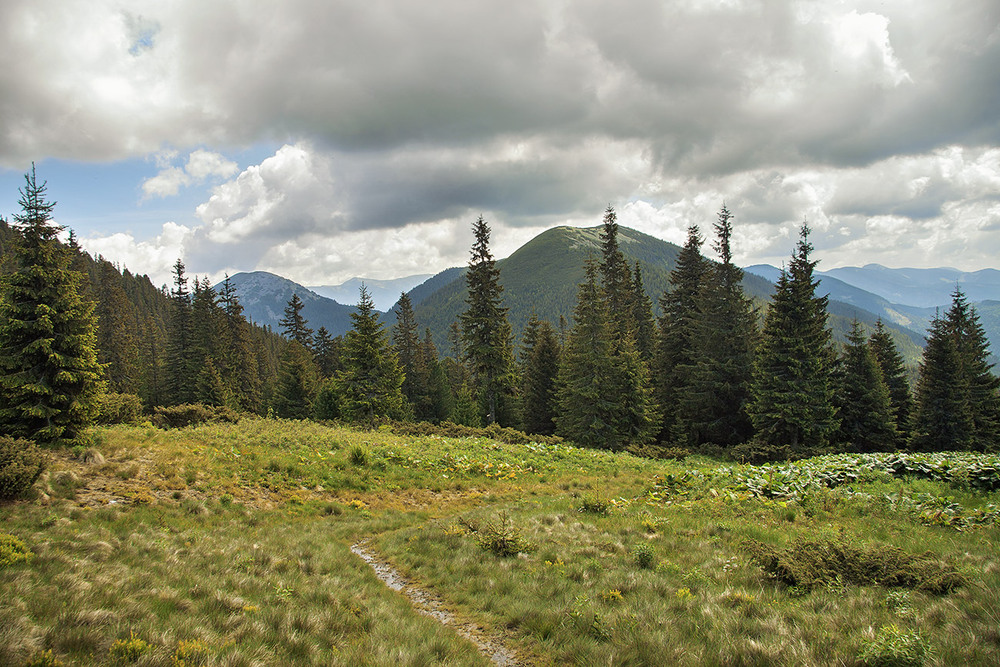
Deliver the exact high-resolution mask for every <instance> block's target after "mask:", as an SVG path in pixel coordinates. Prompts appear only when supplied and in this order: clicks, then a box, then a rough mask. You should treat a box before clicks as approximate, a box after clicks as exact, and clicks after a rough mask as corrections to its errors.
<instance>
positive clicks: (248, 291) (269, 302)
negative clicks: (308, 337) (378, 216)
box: [216, 271, 354, 336]
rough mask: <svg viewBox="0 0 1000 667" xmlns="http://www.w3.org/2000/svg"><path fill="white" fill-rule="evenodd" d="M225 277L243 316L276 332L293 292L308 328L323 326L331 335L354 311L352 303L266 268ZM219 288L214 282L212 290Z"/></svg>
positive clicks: (345, 326)
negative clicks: (319, 291) (232, 289)
mask: <svg viewBox="0 0 1000 667" xmlns="http://www.w3.org/2000/svg"><path fill="white" fill-rule="evenodd" d="M229 281H230V283H231V284H232V286H233V288H234V289H235V290H236V294H237V296H238V297H239V300H240V303H241V304H242V305H243V309H244V311H245V313H246V316H247V317H248V318H249V319H251V320H253V321H254V322H255V323H257V324H259V325H261V326H270V327H271V328H272V329H273V330H274V331H277V332H279V333H280V332H281V326H280V325H279V324H278V321H279V320H281V318H282V317H283V316H284V310H285V306H287V305H288V301H289V300H290V299H291V298H292V295H293V294H298V295H299V298H300V299H301V300H302V303H303V304H304V305H303V308H302V316H303V317H305V318H306V319H307V320H308V321H309V328H311V329H312V330H313V331H315V330H316V329H319V328H320V327H321V326H325V327H326V328H327V330H328V331H329V332H330V333H331V334H332V335H334V336H339V335H341V334H344V333H346V332H347V330H348V329H350V328H351V317H350V314H351V313H352V312H354V306H345V305H342V304H340V303H337V302H336V301H334V300H333V299H328V298H326V297H324V296H320V295H319V294H316V292H314V291H312V290H310V289H308V288H307V287H303V286H302V285H299V284H298V283H296V282H292V281H291V280H288V279H287V278H282V277H281V276H276V275H274V274H273V273H267V272H266V271H253V272H252V273H237V274H236V275H234V276H230V277H229ZM219 288H220V285H216V290H218V289H219Z"/></svg>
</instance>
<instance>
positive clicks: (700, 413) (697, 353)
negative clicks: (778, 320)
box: [680, 206, 758, 448]
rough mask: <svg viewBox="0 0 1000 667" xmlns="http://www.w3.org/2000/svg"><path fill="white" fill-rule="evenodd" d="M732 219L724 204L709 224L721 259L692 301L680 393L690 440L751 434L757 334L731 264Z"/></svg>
mask: <svg viewBox="0 0 1000 667" xmlns="http://www.w3.org/2000/svg"><path fill="white" fill-rule="evenodd" d="M732 218H733V216H732V214H731V213H730V212H729V210H728V209H727V208H726V207H725V206H723V207H722V209H721V210H720V211H719V216H718V221H717V222H716V223H715V225H714V229H715V233H716V241H715V243H714V244H713V246H712V248H713V249H714V250H715V251H716V252H717V253H718V255H719V260H720V262H719V263H718V264H716V265H714V266H713V267H712V268H711V269H709V270H708V272H707V274H706V276H705V279H704V280H703V281H702V285H701V287H700V289H699V291H698V296H697V298H696V300H695V305H696V308H695V316H694V327H693V334H694V335H693V337H692V354H691V358H692V361H693V367H691V372H690V384H689V386H688V388H687V391H686V392H685V393H684V395H683V396H682V397H680V400H681V401H682V403H683V404H684V406H685V407H684V413H685V415H686V419H687V420H688V422H689V427H690V432H691V434H692V437H693V439H694V442H695V443H697V444H701V443H710V444H713V445H717V446H720V447H727V448H728V447H733V446H735V445H738V444H741V443H744V442H746V441H747V440H749V439H750V438H751V437H752V436H753V425H752V424H751V422H750V417H749V415H748V414H747V411H746V406H747V401H748V400H749V397H750V383H751V380H752V378H753V357H754V351H755V349H756V345H757V339H758V331H757V317H758V313H757V309H756V308H755V307H754V305H753V301H752V300H751V299H750V298H748V297H747V296H746V295H745V294H744V293H743V270H742V269H740V268H739V267H738V266H736V265H735V264H733V254H732V248H731V239H732V232H733V227H732Z"/></svg>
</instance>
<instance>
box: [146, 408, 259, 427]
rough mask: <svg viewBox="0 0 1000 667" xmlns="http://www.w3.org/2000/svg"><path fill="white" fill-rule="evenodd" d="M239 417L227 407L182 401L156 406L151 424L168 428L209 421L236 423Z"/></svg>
mask: <svg viewBox="0 0 1000 667" xmlns="http://www.w3.org/2000/svg"><path fill="white" fill-rule="evenodd" d="M239 419H240V415H239V413H237V412H234V411H233V410H230V409H229V408H221V407H216V406H214V405H203V404H201V403H183V404H181V405H172V406H169V407H164V406H157V407H156V410H155V412H154V413H153V419H152V421H153V425H154V426H156V427H158V428H162V429H170V428H183V427H185V426H192V425H195V424H206V423H209V422H229V423H236V422H238V421H239Z"/></svg>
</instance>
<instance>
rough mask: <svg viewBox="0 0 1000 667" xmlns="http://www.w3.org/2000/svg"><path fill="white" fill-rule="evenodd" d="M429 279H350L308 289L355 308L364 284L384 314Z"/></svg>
mask: <svg viewBox="0 0 1000 667" xmlns="http://www.w3.org/2000/svg"><path fill="white" fill-rule="evenodd" d="M431 277H433V276H432V274H430V273H426V274H421V275H416V276H406V277H405V278H395V279H393V280H373V279H371V278H351V279H350V280H348V281H347V282H345V283H341V284H340V285H316V286H310V287H309V289H310V290H312V291H313V292H315V293H316V294H319V295H320V296H325V297H327V298H328V299H333V300H334V301H336V302H337V303H341V304H344V305H348V306H355V305H357V303H358V298H359V297H360V295H361V285H362V283H364V285H365V287H366V288H368V293H369V294H370V295H371V297H372V301H374V302H375V308H376V309H378V310H381V311H383V312H384V311H386V310H389V309H390V308H392V307H393V306H394V305H396V301H398V300H399V295H400V294H402V293H403V292H409V291H410V290H411V289H413V288H414V287H416V286H417V285H419V284H421V283H422V282H424V281H425V280H427V279H428V278H431Z"/></svg>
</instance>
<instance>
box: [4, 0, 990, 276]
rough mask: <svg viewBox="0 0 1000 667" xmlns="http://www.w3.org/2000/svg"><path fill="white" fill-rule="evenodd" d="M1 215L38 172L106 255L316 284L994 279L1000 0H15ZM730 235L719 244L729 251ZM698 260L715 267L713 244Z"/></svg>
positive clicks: (135, 266) (88, 240) (136, 265)
mask: <svg viewBox="0 0 1000 667" xmlns="http://www.w3.org/2000/svg"><path fill="white" fill-rule="evenodd" d="M0 43H2V44H3V48H2V49H0V215H4V216H6V217H8V218H9V217H10V216H12V215H13V214H15V213H17V212H18V210H19V207H18V203H17V201H18V188H21V187H23V186H24V174H25V172H26V171H27V170H29V169H30V168H31V165H32V163H34V165H35V168H36V173H37V177H38V179H39V180H40V181H42V180H44V181H46V182H47V184H48V196H49V199H50V200H54V201H56V202H58V203H57V206H56V209H55V212H54V213H55V217H56V220H57V222H58V223H59V224H62V225H65V226H66V227H68V228H71V229H72V230H73V231H74V232H75V234H76V236H77V238H78V239H79V242H80V244H81V245H82V246H83V247H84V248H85V249H87V250H88V251H90V252H91V253H92V254H95V255H97V254H100V255H102V256H104V257H106V258H107V259H110V260H112V261H114V262H117V263H118V264H119V265H121V266H125V267H127V268H129V269H130V270H132V271H133V272H135V273H145V274H148V275H149V276H150V277H151V278H152V279H153V282H154V283H155V284H157V285H159V284H163V283H167V282H168V281H169V277H170V270H171V266H172V265H173V263H174V262H175V261H176V260H177V259H178V258H181V259H183V261H184V262H185V264H186V267H187V271H188V274H189V275H199V276H209V277H210V278H212V279H221V278H222V276H223V275H224V274H226V273H229V274H234V273H237V272H240V271H252V270H263V271H271V272H273V273H277V274H280V275H283V276H285V277H287V278H290V279H292V280H295V281H297V282H300V283H302V284H306V285H323V284H338V283H341V282H344V281H345V280H347V279H349V278H351V277H355V276H360V277H367V278H372V279H390V278H396V277H402V276H407V275H412V274H427V273H435V272H437V271H440V270H443V269H445V268H447V267H451V266H460V265H464V264H466V263H467V262H468V257H469V249H470V247H471V245H472V232H471V227H472V223H473V222H474V221H475V220H476V219H477V218H478V217H479V216H480V215H482V216H483V217H484V218H485V219H486V220H487V222H488V223H489V224H490V226H491V228H492V230H493V234H492V238H491V248H492V249H493V252H494V255H495V256H497V257H504V256H507V255H509V254H510V253H511V252H513V251H514V250H515V249H517V248H518V247H519V246H521V245H522V244H524V243H525V242H527V241H528V240H530V239H531V238H532V237H534V236H535V235H537V234H538V233H540V232H541V231H543V230H545V229H547V228H550V227H553V226H557V225H564V224H568V225H576V226H595V225H598V224H600V223H601V220H602V217H603V213H604V210H605V208H606V207H607V206H609V205H611V206H613V207H614V208H615V210H616V212H617V215H618V221H619V223H620V224H622V225H625V226H629V227H633V228H635V229H638V230H640V231H643V232H646V233H648V234H651V235H653V236H656V237H658V238H661V239H664V240H666V241H671V242H674V243H683V240H684V238H685V236H686V231H685V230H686V228H687V227H688V226H689V225H692V224H696V225H698V226H699V228H700V229H701V230H702V232H703V234H705V235H706V236H711V232H712V229H711V225H712V223H713V222H714V221H715V219H716V215H717V212H718V210H719V209H720V207H721V206H722V205H723V204H725V205H726V206H727V207H728V208H729V210H730V211H731V212H732V213H733V215H734V224H735V231H734V254H735V259H736V261H737V262H738V263H740V264H742V265H744V266H747V265H751V264H757V263H770V264H774V265H779V266H780V265H781V264H782V262H787V258H788V257H789V256H790V254H791V252H792V250H793V247H794V244H795V240H796V238H797V235H798V229H799V227H800V226H801V225H802V223H803V221H806V222H807V223H808V225H809V226H810V228H811V229H812V235H811V237H810V238H811V241H812V242H813V244H814V246H815V248H816V250H815V253H814V257H815V258H816V259H818V260H820V266H819V268H820V269H830V268H834V267H839V266H860V265H863V264H867V263H879V264H883V265H885V266H890V267H936V266H950V267H955V268H958V269H962V270H969V271H971V270H978V269H981V268H988V267H990V268H1000V262H998V260H997V258H998V257H1000V2H997V0H955V1H952V2H947V1H944V0H940V1H937V0H935V1H932V2H923V1H920V2H914V1H913V0H885V1H871V2H854V1H843V2H841V1H835V0H809V1H800V0H761V1H752V0H746V1H744V0H670V1H659V2H654V1H651V0H629V1H624V0H623V1H622V2H607V1H606V0H519V1H518V2H510V1H509V0H504V1H503V2H499V1H492V0H484V1H477V2H470V1H469V0H434V2H421V3H418V2H412V1H409V0H365V2H357V1H356V0H328V1H324V2H319V1H315V0H310V1H306V0H287V1H282V2H273V1H271V0H260V1H257V2H253V1H245V2H235V1H226V0H211V1H208V2H206V0H172V1H171V2H163V1H162V0H151V1H149V2H142V1H135V2H133V1H129V0H115V1H107V0H88V1H87V2H82V1H76V0H53V1H51V2H37V1H29V0H5V1H4V11H3V12H2V14H0ZM710 240H711V239H709V241H710ZM704 250H705V253H706V254H707V255H708V256H712V251H711V250H710V244H709V243H706V245H705V249H704Z"/></svg>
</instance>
